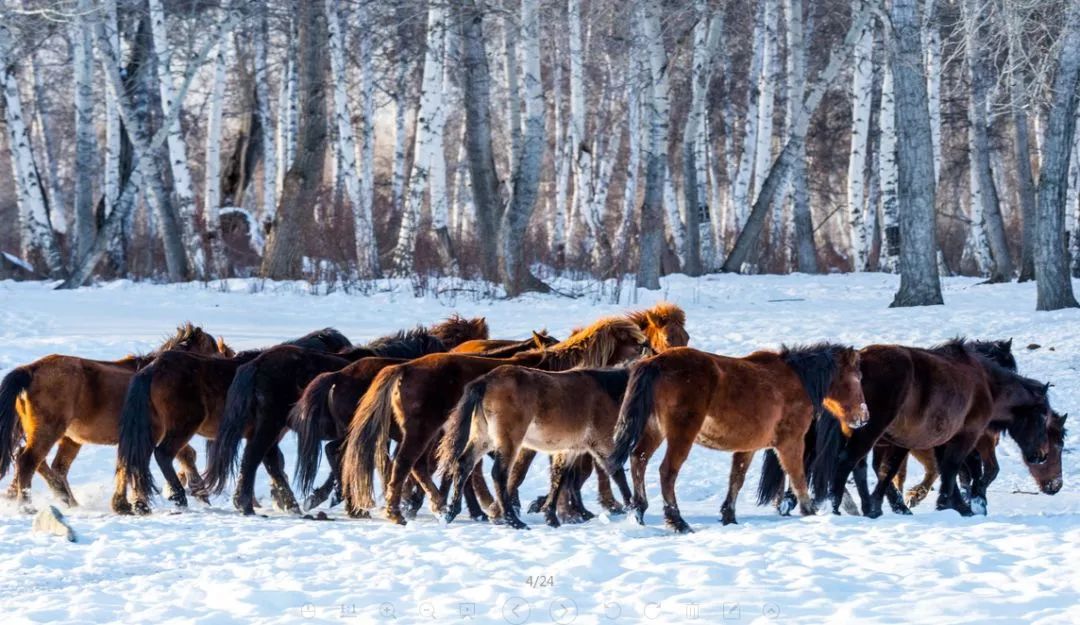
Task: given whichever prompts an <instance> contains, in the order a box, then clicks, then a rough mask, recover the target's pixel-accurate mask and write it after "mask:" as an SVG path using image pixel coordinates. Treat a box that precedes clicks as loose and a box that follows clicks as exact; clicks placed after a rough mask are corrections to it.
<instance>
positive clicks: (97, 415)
mask: <svg viewBox="0 0 1080 625" xmlns="http://www.w3.org/2000/svg"><path fill="white" fill-rule="evenodd" d="M167 350H181V351H189V352H194V353H200V354H222V355H231V354H232V351H231V350H230V349H229V348H228V346H226V345H225V343H224V342H223V341H220V340H215V339H214V337H213V336H211V335H210V334H208V333H206V332H204V331H203V330H202V328H199V327H196V326H194V325H192V324H191V323H185V324H183V325H181V326H180V327H178V328H177V330H176V334H175V335H174V336H173V337H171V338H170V339H168V340H167V341H165V342H164V343H163V344H162V345H161V347H159V348H158V349H157V351H155V352H153V353H151V354H147V355H145V356H135V355H132V356H128V357H126V358H122V359H120V360H115V361H102V360H89V359H86V358H78V357H76V356H61V355H57V354H54V355H51V356H45V357H44V358H41V359H38V360H36V361H34V362H32V363H30V364H28V365H23V366H21V367H16V368H15V369H13V370H12V371H11V372H10V373H8V374H7V375H6V376H5V377H4V380H3V382H2V383H0V477H3V476H4V475H5V474H6V473H7V469H8V466H9V463H10V462H11V460H12V457H13V455H14V454H13V452H14V450H15V448H16V446H17V445H18V444H19V441H20V439H22V438H23V433H25V437H26V444H25V446H24V447H23V448H22V450H21V451H20V452H19V454H18V459H17V460H16V461H15V465H16V466H15V478H14V480H13V481H12V483H11V488H10V489H9V490H8V496H9V497H12V498H18V499H19V501H20V502H21V503H22V505H23V507H24V508H26V509H29V502H30V480H31V478H32V477H33V474H34V472H35V471H37V472H38V473H41V476H42V477H43V478H45V481H46V482H47V483H48V484H49V488H50V489H51V490H52V491H53V494H54V495H55V496H56V497H57V498H58V499H59V500H60V501H62V502H64V504H65V505H68V506H75V505H78V503H77V502H76V501H75V495H74V494H73V493H72V492H71V485H70V484H68V480H67V473H68V470H69V469H70V468H71V463H72V462H73V461H74V460H75V456H76V455H78V453H79V449H81V447H82V445H84V444H86V443H93V444H95V445H115V444H116V442H117V437H118V436H119V432H120V424H119V419H120V407H121V405H122V404H123V401H124V393H125V391H126V390H127V386H128V382H129V381H130V380H131V377H132V376H133V375H134V374H135V372H136V371H138V370H139V368H141V367H143V366H145V365H146V364H147V363H149V362H150V361H151V360H153V359H154V357H155V356H156V355H157V354H158V353H161V352H164V351H167ZM57 441H59V442H60V447H59V449H58V450H57V452H56V457H55V458H53V463H52V466H49V464H48V463H46V462H44V460H45V458H46V456H48V454H49V451H50V450H51V449H52V447H53V445H55V444H56V443H57ZM183 451H184V453H183V455H182V457H181V460H182V462H183V464H184V470H185V472H186V473H187V474H188V475H197V474H198V471H197V469H196V468H195V450H194V449H190V448H187V449H184V450H183Z"/></svg>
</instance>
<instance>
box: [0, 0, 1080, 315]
mask: <svg viewBox="0 0 1080 625" xmlns="http://www.w3.org/2000/svg"><path fill="white" fill-rule="evenodd" d="M0 2H2V8H0V81H2V84H0V88H2V91H3V98H2V100H0V108H2V110H3V116H2V121H0V123H3V125H4V132H3V138H2V139H0V223H3V224H8V225H9V227H5V228H0V252H3V255H2V258H0V278H17V279H37V280H43V279H47V280H51V281H53V282H54V283H55V284H56V285H57V287H58V288H74V287H78V286H80V285H84V284H87V283H89V282H92V281H95V280H108V279H114V278H130V279H138V280H154V281H163V282H164V281H188V280H199V281H212V280H220V279H225V278H230V277H250V276H261V277H265V278H270V279H303V280H313V281H323V280H326V281H345V282H350V283H356V282H364V281H372V280H376V279H381V278H388V277H415V276H436V277H443V276H453V277H459V278H463V279H483V280H486V281H488V282H490V283H492V284H498V285H500V286H501V289H502V292H504V293H505V294H506V295H508V296H514V295H517V294H520V293H523V292H527V291H545V290H548V289H550V286H549V284H550V283H551V280H552V279H553V278H554V277H557V276H570V277H574V278H577V279H586V280H598V281H599V280H609V279H617V280H627V281H629V282H630V283H631V284H635V285H636V286H637V287H641V288H646V289H658V288H660V278H661V276H663V275H666V274H671V273H684V274H688V275H700V274H704V273H711V272H719V271H723V272H736V273H788V272H803V273H818V272H861V271H882V272H894V273H899V274H900V276H901V279H900V287H899V291H898V292H897V294H896V300H895V301H894V305H896V306H905V305H923V304H933V303H940V302H941V288H940V278H941V276H947V275H969V276H983V277H985V278H986V280H987V281H990V282H1001V281H1010V280H1021V281H1024V280H1037V287H1038V302H1037V306H1038V308H1039V309H1056V308H1062V307H1067V306H1076V305H1077V303H1076V300H1075V298H1074V295H1073V291H1072V282H1071V279H1070V278H1071V277H1074V276H1075V277H1080V133H1078V132H1077V125H1078V124H1077V116H1078V100H1080V2H1075V1H1073V0H628V1H624V0H0Z"/></svg>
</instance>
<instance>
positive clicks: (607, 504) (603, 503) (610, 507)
mask: <svg viewBox="0 0 1080 625" xmlns="http://www.w3.org/2000/svg"><path fill="white" fill-rule="evenodd" d="M600 507H601V508H603V509H604V511H605V512H607V513H608V514H625V513H626V508H624V507H623V506H622V504H620V503H619V502H617V501H615V500H613V499H607V500H604V499H601V500H600Z"/></svg>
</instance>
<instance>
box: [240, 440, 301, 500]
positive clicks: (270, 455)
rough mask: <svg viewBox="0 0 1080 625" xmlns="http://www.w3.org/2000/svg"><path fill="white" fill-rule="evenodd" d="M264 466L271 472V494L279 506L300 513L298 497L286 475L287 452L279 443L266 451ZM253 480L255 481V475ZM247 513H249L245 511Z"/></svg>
mask: <svg viewBox="0 0 1080 625" xmlns="http://www.w3.org/2000/svg"><path fill="white" fill-rule="evenodd" d="M245 456H246V453H245ZM263 466H264V467H266V472H267V473H269V474H270V496H271V497H273V499H274V503H275V504H276V505H277V507H278V508H280V509H281V510H283V511H285V512H292V513H293V514H300V505H299V504H297V503H296V497H295V496H294V495H293V492H292V489H291V488H289V478H288V477H287V476H286V475H285V454H283V453H281V448H280V447H278V445H277V443H274V444H273V446H271V447H270V449H269V450H268V451H267V452H266V457H264V458H263ZM251 481H252V482H254V478H253V477H252V480H251ZM248 494H250V491H248ZM245 514H248V513H247V512H246V511H245Z"/></svg>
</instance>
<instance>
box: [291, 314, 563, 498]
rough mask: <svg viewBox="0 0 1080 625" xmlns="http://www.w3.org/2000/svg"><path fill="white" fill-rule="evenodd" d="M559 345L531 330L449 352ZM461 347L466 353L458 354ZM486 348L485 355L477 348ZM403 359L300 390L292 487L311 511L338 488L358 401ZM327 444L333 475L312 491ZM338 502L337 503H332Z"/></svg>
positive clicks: (357, 365) (499, 354)
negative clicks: (342, 449)
mask: <svg viewBox="0 0 1080 625" xmlns="http://www.w3.org/2000/svg"><path fill="white" fill-rule="evenodd" d="M557 342H558V341H557V340H556V339H554V338H552V337H550V336H548V335H547V332H539V333H537V332H534V333H533V336H532V338H530V339H526V340H524V341H503V340H499V339H486V340H485V339H474V340H471V341H466V342H464V343H462V344H461V345H458V346H457V347H455V348H454V349H452V350H451V352H452V353H474V354H476V355H482V356H484V357H487V358H508V357H510V356H513V355H514V354H517V353H519V352H522V351H527V350H530V349H543V348H544V347H547V346H549V345H553V344H554V343H557ZM462 348H465V349H464V352H459V350H461V349H462ZM479 348H486V350H487V351H480V352H479V353H477V352H475V350H477V349H479ZM406 361H407V359H404V358H363V359H360V360H358V361H356V362H354V363H352V364H351V365H349V366H347V367H345V368H344V369H341V370H339V371H331V372H328V373H323V374H320V375H318V376H316V377H315V378H314V379H312V381H311V382H310V383H309V384H308V385H307V387H306V388H305V389H304V393H303V395H301V396H300V399H299V401H297V402H296V405H295V406H293V410H292V411H291V412H290V414H289V427H290V428H292V429H293V431H295V432H296V435H297V441H296V448H297V462H296V476H295V480H294V482H295V484H296V486H297V488H298V489H299V491H300V492H301V493H303V494H308V493H311V494H310V496H309V497H308V498H307V500H306V501H305V502H304V507H305V509H308V510H310V509H312V508H314V507H316V506H318V505H319V504H321V503H322V502H323V501H325V500H326V499H327V497H329V496H330V495H331V493H332V492H336V491H337V490H339V488H340V481H339V477H338V476H339V475H340V466H339V465H338V452H339V450H340V447H341V444H342V443H343V442H344V439H345V435H346V433H347V432H348V428H349V421H350V420H351V419H352V416H353V413H354V412H356V406H357V404H358V403H359V402H360V398H361V397H363V396H364V393H366V392H367V390H368V388H369V387H370V386H371V383H372V381H373V380H374V379H375V376H376V375H378V373H379V372H380V371H382V370H383V368H385V367H388V366H390V365H397V364H401V363H403V362H406ZM324 440H329V441H330V442H329V443H327V445H326V453H327V455H328V456H331V458H330V470H331V477H330V479H328V480H327V481H326V482H325V483H324V484H323V485H322V486H320V487H319V488H318V489H316V490H314V491H312V488H313V487H314V485H315V476H316V474H317V472H318V469H319V462H320V459H321V448H320V445H319V444H320V442H321V441H324ZM335 503H336V502H335Z"/></svg>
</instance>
